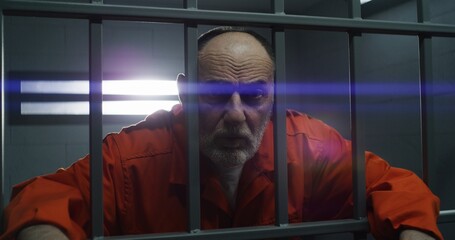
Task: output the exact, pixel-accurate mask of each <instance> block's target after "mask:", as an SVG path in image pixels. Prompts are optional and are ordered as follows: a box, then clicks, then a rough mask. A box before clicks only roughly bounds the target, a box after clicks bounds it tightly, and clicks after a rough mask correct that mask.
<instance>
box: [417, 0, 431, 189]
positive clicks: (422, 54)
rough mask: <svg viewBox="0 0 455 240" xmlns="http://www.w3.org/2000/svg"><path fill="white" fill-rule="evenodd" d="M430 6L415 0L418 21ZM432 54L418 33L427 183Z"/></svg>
mask: <svg viewBox="0 0 455 240" xmlns="http://www.w3.org/2000/svg"><path fill="white" fill-rule="evenodd" d="M429 9H430V7H429V3H428V1H426V0H418V1H417V19H418V21H419V22H421V23H423V22H427V21H429V20H430V10H429ZM432 61H433V56H432V40H431V38H430V37H427V36H425V35H419V84H420V134H421V137H420V141H421V151H422V152H421V154H422V179H423V181H424V182H425V183H427V184H428V183H429V166H430V162H429V161H430V158H431V157H434V156H435V154H434V153H433V148H431V147H430V144H429V143H430V142H431V141H429V139H430V138H431V136H432V131H430V129H431V126H432V124H433V122H432V119H433V110H432V109H433V101H432V100H433V91H432V89H433V88H432V86H433V85H432V81H433V66H432V65H433V64H432Z"/></svg>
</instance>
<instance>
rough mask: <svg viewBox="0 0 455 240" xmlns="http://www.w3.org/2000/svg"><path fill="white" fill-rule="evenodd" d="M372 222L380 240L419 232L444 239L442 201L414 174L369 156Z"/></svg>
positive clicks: (368, 179)
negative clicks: (440, 218)
mask: <svg viewBox="0 0 455 240" xmlns="http://www.w3.org/2000/svg"><path fill="white" fill-rule="evenodd" d="M366 159H367V164H366V175H367V197H368V202H367V203H368V220H369V222H370V227H371V232H372V234H373V235H374V236H375V237H376V239H398V234H399V232H400V231H401V230H403V229H416V230H420V231H423V232H426V233H428V234H430V235H432V236H434V237H436V238H437V239H443V237H442V234H441V232H440V231H439V229H438V226H437V218H438V215H439V198H438V197H436V196H435V195H434V194H433V193H432V192H431V191H430V189H429V188H428V187H427V186H426V184H425V183H423V181H422V180H421V179H420V178H419V177H418V176H417V175H415V174H414V173H413V172H411V171H408V170H405V169H401V168H395V167H391V166H390V165H389V164H388V163H387V162H386V161H384V160H382V159H381V158H379V157H378V156H376V155H374V154H372V153H369V152H367V153H366Z"/></svg>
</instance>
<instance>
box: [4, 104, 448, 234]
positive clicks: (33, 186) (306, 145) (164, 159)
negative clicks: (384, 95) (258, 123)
mask: <svg viewBox="0 0 455 240" xmlns="http://www.w3.org/2000/svg"><path fill="white" fill-rule="evenodd" d="M286 128H287V147H288V151H287V156H288V159H287V162H288V177H289V178H288V181H289V207H288V213H289V221H290V222H291V223H294V222H302V221H316V220H332V219H342V218H350V217H351V216H352V209H353V203H352V173H351V143H350V141H348V140H345V139H343V138H342V137H341V136H340V135H339V134H338V133H337V132H336V131H335V130H334V129H332V128H330V127H329V126H327V125H325V124H324V123H322V122H321V121H319V120H316V119H312V118H311V117H309V116H307V115H304V114H301V113H298V112H295V111H288V112H287V125H286ZM185 147H186V137H185V127H184V118H183V113H182V108H181V106H180V105H177V106H175V107H174V108H173V110H172V111H170V112H165V111H160V112H157V113H154V114H152V115H150V116H149V117H147V119H146V120H145V121H142V122H140V123H138V124H137V125H134V126H131V127H128V128H125V129H123V130H122V131H121V132H120V133H115V134H109V135H108V136H106V138H105V139H104V143H103V158H104V165H103V174H104V178H103V184H104V216H105V221H104V224H105V227H104V231H105V234H106V235H121V234H144V233H156V232H172V231H185V230H186V224H187V210H186V194H187V193H186V189H187V187H186V182H187V180H186V176H187V173H186V164H187V160H186V159H187V158H186V156H185V153H186V150H185ZM273 156H274V155H273V125H272V123H269V124H268V127H267V129H266V132H265V134H264V139H263V141H262V144H261V146H260V148H259V151H258V152H257V153H256V155H255V156H254V158H253V159H251V160H249V161H247V162H246V163H245V166H244V168H243V172H242V175H241V178H240V181H239V185H238V190H237V191H238V194H237V199H236V206H235V209H232V208H231V205H230V204H229V201H228V200H227V198H226V196H225V194H224V191H223V188H222V186H221V184H220V182H219V180H218V178H217V177H216V175H215V174H214V173H213V172H212V171H211V169H212V168H211V167H210V164H211V163H210V161H209V160H208V159H205V158H202V159H201V225H202V229H213V228H225V227H241V226H254V225H267V224H273V223H274V218H275V216H274V215H275V212H274V204H275V203H274V202H275V199H274V181H273V178H274V177H273V176H274V173H273V168H274V166H273ZM366 171H367V174H366V177H367V182H366V184H367V196H366V201H367V207H368V217H369V222H370V225H371V231H372V233H373V234H374V236H375V237H376V238H377V239H395V238H397V236H398V232H399V229H402V228H413V229H420V230H422V231H425V232H428V233H430V234H432V235H434V236H435V237H438V238H439V239H442V236H441V233H440V232H439V230H438V228H437V225H436V218H437V216H438V213H439V199H438V198H437V197H436V196H434V195H433V194H432V193H431V192H430V190H429V189H428V188H427V187H426V185H425V184H424V183H423V182H422V181H421V180H420V179H419V178H418V177H417V176H416V175H415V174H413V173H412V172H410V171H407V170H404V169H399V168H393V167H390V166H389V165H388V164H387V163H386V162H385V161H384V160H382V159H380V158H379V157H378V156H376V155H374V154H372V153H366ZM88 175H89V157H88V156H87V157H85V158H83V159H81V160H79V161H77V162H76V163H74V164H73V165H72V166H71V167H69V168H67V169H61V170H59V171H57V173H55V174H50V175H46V176H40V177H36V178H34V179H31V180H29V181H27V182H24V183H22V184H19V185H17V186H15V188H14V190H13V194H12V195H13V197H12V200H11V202H10V204H9V206H8V207H7V208H6V211H5V217H6V221H7V229H6V232H5V233H4V234H3V236H2V237H1V239H10V238H14V236H15V234H16V233H17V231H18V230H19V229H21V228H23V227H24V226H27V225H30V224H37V223H50V224H54V225H56V226H58V227H59V228H61V229H62V230H63V231H64V232H65V233H66V234H67V235H68V236H69V237H70V239H85V238H86V236H87V235H88V234H90V210H89V209H90V208H89V205H90V204H89V201H90V200H89V198H90V194H89V193H90V191H89V185H90V183H89V178H88Z"/></svg>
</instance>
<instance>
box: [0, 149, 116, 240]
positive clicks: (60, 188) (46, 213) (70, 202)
mask: <svg viewBox="0 0 455 240" xmlns="http://www.w3.org/2000/svg"><path fill="white" fill-rule="evenodd" d="M108 148H109V144H107V143H106V142H105V143H104V145H103V157H104V160H105V164H104V167H103V168H104V170H103V174H104V178H103V185H104V208H105V211H104V212H105V218H104V219H105V233H106V232H107V233H109V231H113V230H112V229H117V228H116V227H114V226H113V225H115V213H116V211H115V202H114V201H115V197H114V196H113V195H114V191H113V180H112V178H111V176H112V173H111V170H112V169H114V168H113V167H112V164H109V162H112V159H113V158H112V154H111V151H110V150H108ZM106 162H107V163H106ZM89 186H90V181H89V157H88V156H87V157H85V158H83V159H81V160H79V161H77V162H76V163H74V164H73V165H72V166H71V167H69V168H68V169H60V170H58V171H57V172H56V173H54V174H50V175H45V176H39V177H36V178H33V179H30V180H28V181H26V182H23V183H21V184H18V185H16V186H15V187H14V188H13V192H12V198H11V201H10V203H9V205H8V206H7V207H6V209H5V212H4V213H5V220H6V229H5V232H4V233H3V235H2V236H1V237H0V239H1V240H6V239H15V238H16V235H17V233H18V231H19V230H21V229H23V228H24V227H27V226H29V225H35V224H52V225H54V226H56V227H58V228H60V229H61V230H62V231H63V232H64V233H65V234H66V235H67V236H68V237H69V238H70V239H86V238H87V235H88V234H90V227H91V225H90V187H89Z"/></svg>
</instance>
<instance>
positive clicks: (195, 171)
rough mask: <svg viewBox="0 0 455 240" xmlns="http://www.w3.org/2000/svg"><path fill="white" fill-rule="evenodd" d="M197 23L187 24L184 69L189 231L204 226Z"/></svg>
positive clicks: (192, 3)
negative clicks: (185, 83) (202, 220)
mask: <svg viewBox="0 0 455 240" xmlns="http://www.w3.org/2000/svg"><path fill="white" fill-rule="evenodd" d="M185 7H186V8H187V9H191V10H195V9H197V0H185ZM197 33H198V32H197V25H193V24H185V72H186V77H187V91H186V94H188V102H187V103H184V104H185V105H186V106H184V107H185V114H186V129H187V141H188V142H187V146H188V149H187V154H188V205H187V207H188V231H189V232H190V233H197V232H199V231H200V229H201V197H200V191H201V190H200V168H199V166H200V165H199V164H200V162H199V137H198V136H199V109H198V96H197V89H196V88H197V62H198V57H197V56H198V47H197Z"/></svg>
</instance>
